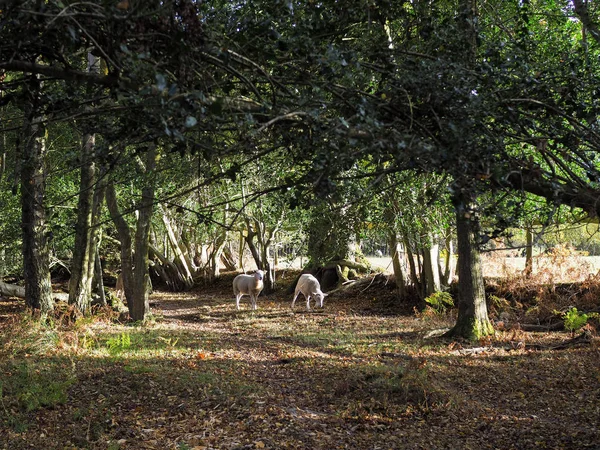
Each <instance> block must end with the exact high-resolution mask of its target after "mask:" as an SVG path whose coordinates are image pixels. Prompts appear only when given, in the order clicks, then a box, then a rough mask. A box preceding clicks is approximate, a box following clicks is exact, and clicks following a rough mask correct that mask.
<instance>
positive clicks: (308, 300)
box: [306, 295, 310, 311]
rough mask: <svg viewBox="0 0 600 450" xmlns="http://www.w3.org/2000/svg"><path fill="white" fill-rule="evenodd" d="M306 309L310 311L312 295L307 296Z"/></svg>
mask: <svg viewBox="0 0 600 450" xmlns="http://www.w3.org/2000/svg"><path fill="white" fill-rule="evenodd" d="M306 310H307V311H310V295H308V296H307V297H306Z"/></svg>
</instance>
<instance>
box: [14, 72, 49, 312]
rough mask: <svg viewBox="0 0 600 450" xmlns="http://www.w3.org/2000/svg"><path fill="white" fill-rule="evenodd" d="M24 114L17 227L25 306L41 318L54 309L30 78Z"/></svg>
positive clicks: (41, 139) (40, 126)
mask: <svg viewBox="0 0 600 450" xmlns="http://www.w3.org/2000/svg"><path fill="white" fill-rule="evenodd" d="M31 80H32V81H31V84H30V90H29V92H28V93H29V95H30V97H31V98H30V99H29V102H28V104H27V106H26V111H25V124H24V134H23V158H22V164H21V226H22V232H23V234H22V236H23V272H24V276H25V303H26V304H27V306H28V307H30V308H32V309H33V310H39V311H40V315H41V318H42V319H43V318H45V317H46V316H47V315H48V314H49V313H51V312H52V311H53V309H54V300H53V298H52V285H51V281H50V252H49V248H48V239H49V237H50V233H49V231H48V227H47V224H46V208H45V204H44V200H45V194H46V129H45V127H44V123H43V117H42V116H41V114H40V112H39V107H40V106H39V104H38V101H39V98H38V93H39V92H40V83H39V81H38V80H37V78H35V77H32V79H31Z"/></svg>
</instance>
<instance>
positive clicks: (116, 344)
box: [106, 333, 132, 355]
mask: <svg viewBox="0 0 600 450" xmlns="http://www.w3.org/2000/svg"><path fill="white" fill-rule="evenodd" d="M131 343H132V341H131V335H130V334H129V333H121V334H119V335H117V336H113V337H111V338H109V339H108V340H107V341H106V348H107V349H108V352H109V353H110V354H111V355H117V354H119V353H122V352H124V351H127V350H129V349H130V348H131Z"/></svg>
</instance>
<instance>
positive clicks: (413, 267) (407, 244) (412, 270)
mask: <svg viewBox="0 0 600 450" xmlns="http://www.w3.org/2000/svg"><path fill="white" fill-rule="evenodd" d="M404 249H405V250H406V257H407V259H408V267H409V270H410V278H411V280H412V283H413V285H414V286H415V288H416V290H417V293H418V294H419V296H420V297H423V295H422V289H421V282H420V280H419V275H418V274H417V266H416V264H415V256H414V255H413V252H412V249H411V247H410V242H409V241H408V239H407V238H406V237H404Z"/></svg>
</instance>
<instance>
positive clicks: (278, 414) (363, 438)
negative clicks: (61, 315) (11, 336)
mask: <svg viewBox="0 0 600 450" xmlns="http://www.w3.org/2000/svg"><path fill="white" fill-rule="evenodd" d="M378 297H379V294H378V293H372V294H371V295H370V296H369V297H350V296H345V297H338V298H334V299H333V300H332V301H329V302H327V301H326V303H325V308H324V310H319V311H311V312H307V311H305V310H298V311H295V312H292V311H291V310H290V308H289V301H288V299H287V298H286V296H285V295H281V294H274V295H270V296H269V297H268V299H263V300H262V302H261V299H259V309H258V310H257V311H251V310H248V309H242V310H240V311H237V310H236V309H235V302H234V301H233V299H231V298H229V296H228V295H227V294H224V295H219V293H218V292H215V291H214V290H213V291H210V292H206V293H202V292H190V293H185V294H177V295H174V294H168V293H163V292H155V293H154V294H153V295H152V296H151V303H152V305H153V306H152V316H151V319H150V320H149V321H148V322H147V323H145V324H144V325H140V324H130V323H119V322H115V321H114V320H113V321H111V320H107V318H103V319H100V320H87V319H86V320H79V321H75V322H65V323H64V324H61V325H60V326H57V327H55V328H47V329H44V328H42V329H34V328H32V327H31V326H30V325H28V323H29V322H28V320H26V319H19V316H18V315H17V316H12V318H11V319H10V320H11V328H10V329H11V330H12V332H13V333H15V336H16V335H18V336H21V339H20V340H14V341H11V342H12V344H11V345H10V346H4V347H3V352H5V353H3V354H10V355H11V356H10V358H8V359H6V358H5V359H4V360H3V361H4V362H2V363H0V364H1V367H0V370H1V371H2V373H4V374H9V375H8V378H6V377H5V378H4V379H3V395H4V397H3V401H4V404H5V405H6V406H7V409H8V410H9V411H11V413H10V414H11V415H10V421H9V422H5V425H3V426H4V427H5V428H4V430H3V432H4V431H6V433H7V436H9V439H10V440H9V442H10V443H11V444H12V445H14V448H24V447H25V446H26V445H28V444H29V443H34V444H35V443H39V444H40V445H41V442H42V441H41V440H40V439H39V438H35V436H41V435H46V436H50V435H51V436H52V437H53V439H54V441H56V442H62V443H68V442H70V443H71V444H73V445H74V446H77V445H78V446H79V447H85V446H87V447H89V448H98V449H100V448H102V449H104V448H106V446H107V445H108V444H107V442H109V441H110V442H121V444H119V446H120V447H119V448H122V449H130V448H131V449H137V448H144V447H146V448H170V447H169V446H171V447H172V446H173V445H174V444H173V443H174V442H179V443H181V442H184V443H185V444H186V445H188V446H189V447H191V448H193V447H194V446H198V447H200V448H202V447H205V448H229V447H235V446H237V445H238V444H239V443H240V442H249V443H251V445H254V446H255V447H256V444H255V443H256V442H260V443H262V444H258V446H259V447H261V445H264V448H280V447H278V445H279V443H280V442H284V441H285V442H287V443H288V444H289V445H290V446H291V448H314V449H329V448H332V447H335V446H336V445H337V446H339V445H346V446H347V447H348V448H370V446H373V445H377V446H380V447H390V446H391V447H392V448H403V447H405V445H404V443H405V442H406V441H407V440H410V442H411V443H412V444H413V445H414V446H416V448H434V447H430V436H431V435H430V434H427V433H423V429H424V428H423V427H426V428H427V429H428V430H434V431H435V432H436V433H438V435H436V442H437V444H438V445H441V446H442V448H454V445H455V443H456V442H457V440H460V442H470V443H471V445H473V446H475V445H478V446H479V447H481V448H485V445H484V443H485V444H486V445H487V444H488V443H493V445H494V446H496V447H499V448H505V444H507V442H511V440H512V441H513V442H514V441H515V440H518V439H528V440H531V441H532V442H541V443H544V442H545V443H546V445H549V443H550V442H562V443H563V444H564V445H565V446H567V447H568V445H570V444H569V443H570V442H576V440H572V439H573V438H572V437H569V436H570V435H569V433H570V431H569V430H570V429H573V427H574V426H575V425H574V424H575V422H576V423H577V427H579V428H578V429H579V430H580V431H581V436H582V439H584V441H586V442H589V441H590V440H593V439H597V438H600V435H598V433H599V432H598V430H597V429H596V428H594V427H593V423H594V421H595V420H597V419H598V415H597V408H596V406H595V404H596V400H597V395H598V393H599V392H600V378H599V377H598V374H599V373H598V366H597V358H598V350H597V349H598V347H599V346H598V345H597V342H596V341H592V345H589V344H588V345H586V346H581V347H576V346H574V347H568V348H566V349H565V350H560V351H556V350H553V348H554V347H555V346H556V345H559V344H561V343H564V342H567V341H569V340H570V335H569V334H568V333H532V332H527V331H523V330H519V329H512V330H504V331H499V332H497V334H496V335H495V336H493V337H489V338H487V339H486V340H484V341H482V342H479V343H468V342H462V341H449V340H446V339H443V338H440V337H429V336H430V331H431V330H433V329H436V328H440V327H443V326H446V325H451V324H452V320H453V317H452V316H451V315H441V314H432V313H423V312H419V313H418V314H412V315H406V314H390V313H389V311H388V312H387V313H386V314H382V315H380V314H377V311H378V310H377V309H374V308H373V305H377V303H378V302H379V301H380V300H379V299H378ZM246 306H247V305H246ZM115 317H116V316H115ZM5 326H6V324H5ZM5 338H6V336H5ZM594 342H595V343H594ZM6 352H8V353H6ZM23 373H37V374H38V375H37V378H31V381H30V382H21V381H18V380H22V379H23V378H18V376H20V374H23ZM57 374H58V377H59V379H60V380H61V382H58V380H56V382H54V379H55V378H56V377H57ZM25 380H26V379H25ZM63 381H64V382H63ZM482 383H483V385H482ZM43 385H44V386H49V387H50V389H49V390H48V395H41V394H40V392H41V388H40V386H43ZM583 392H587V393H588V394H587V395H583V394H582V393H583ZM28 408H31V411H35V412H28V411H27V409H28ZM564 411H568V413H569V417H568V418H566V419H565V418H564V417H563V412H564ZM49 423H52V424H54V423H61V424H62V425H61V427H54V428H52V429H49V428H48V426H47V424H49ZM82 425H83V427H82ZM88 426H89V430H88V429H87V428H86V427H88ZM82 430H83V431H82ZM32 436H33V437H34V438H32ZM504 436H510V438H505V437H504ZM507 439H508V440H507ZM569 439H571V440H569ZM38 441H39V442H38ZM44 448H53V447H48V446H46V447H44ZM57 448H58V447H57ZM261 448H262V447H261ZM508 448H509V447H508ZM61 449H62V447H61Z"/></svg>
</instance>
